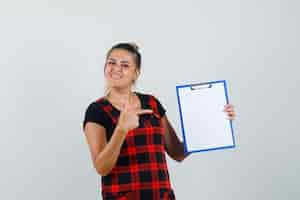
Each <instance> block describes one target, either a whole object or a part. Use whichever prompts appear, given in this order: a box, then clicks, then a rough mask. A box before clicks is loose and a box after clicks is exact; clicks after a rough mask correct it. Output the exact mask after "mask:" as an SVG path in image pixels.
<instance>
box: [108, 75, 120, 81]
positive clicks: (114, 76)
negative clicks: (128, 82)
mask: <svg viewBox="0 0 300 200" xmlns="http://www.w3.org/2000/svg"><path fill="white" fill-rule="evenodd" d="M110 77H111V78H112V79H114V80H119V79H121V78H122V76H120V75H118V74H110Z"/></svg>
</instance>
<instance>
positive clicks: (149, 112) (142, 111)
mask: <svg viewBox="0 0 300 200" xmlns="http://www.w3.org/2000/svg"><path fill="white" fill-rule="evenodd" d="M152 113H153V110H151V109H142V110H138V111H137V112H136V114H137V115H145V114H152Z"/></svg>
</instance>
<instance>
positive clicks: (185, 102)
mask: <svg viewBox="0 0 300 200" xmlns="http://www.w3.org/2000/svg"><path fill="white" fill-rule="evenodd" d="M176 93H177V101H178V107H179V114H180V121H181V128H182V135H183V140H184V150H185V154H190V153H194V152H202V151H210V150H218V149H225V148H234V147H235V139H234V133H233V125H232V120H229V119H227V118H226V117H227V114H226V113H225V112H223V111H222V110H223V109H224V106H225V105H226V104H228V102H229V100H228V92H227V86H226V81H225V80H218V81H210V82H204V83H197V84H187V85H177V86H176Z"/></svg>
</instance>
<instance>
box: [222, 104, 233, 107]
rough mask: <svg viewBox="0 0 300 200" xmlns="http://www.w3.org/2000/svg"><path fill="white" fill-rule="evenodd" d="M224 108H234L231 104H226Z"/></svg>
mask: <svg viewBox="0 0 300 200" xmlns="http://www.w3.org/2000/svg"><path fill="white" fill-rule="evenodd" d="M224 108H234V106H233V105H232V104H226V105H225V106H224Z"/></svg>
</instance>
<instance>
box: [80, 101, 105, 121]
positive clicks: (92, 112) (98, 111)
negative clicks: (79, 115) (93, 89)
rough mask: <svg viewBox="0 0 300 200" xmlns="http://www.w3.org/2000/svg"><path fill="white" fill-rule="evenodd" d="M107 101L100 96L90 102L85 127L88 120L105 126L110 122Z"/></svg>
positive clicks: (85, 117)
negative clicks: (106, 112)
mask: <svg viewBox="0 0 300 200" xmlns="http://www.w3.org/2000/svg"><path fill="white" fill-rule="evenodd" d="M105 106H107V105H106V102H105V100H104V99H103V98H98V99H96V100H94V101H92V102H90V103H89V104H88V106H87V108H86V110H85V115H84V123H83V127H84V126H85V124H86V123H87V122H96V123H98V124H100V125H103V126H105V125H106V124H107V122H108V117H107V116H106V114H105V112H104V110H105Z"/></svg>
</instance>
